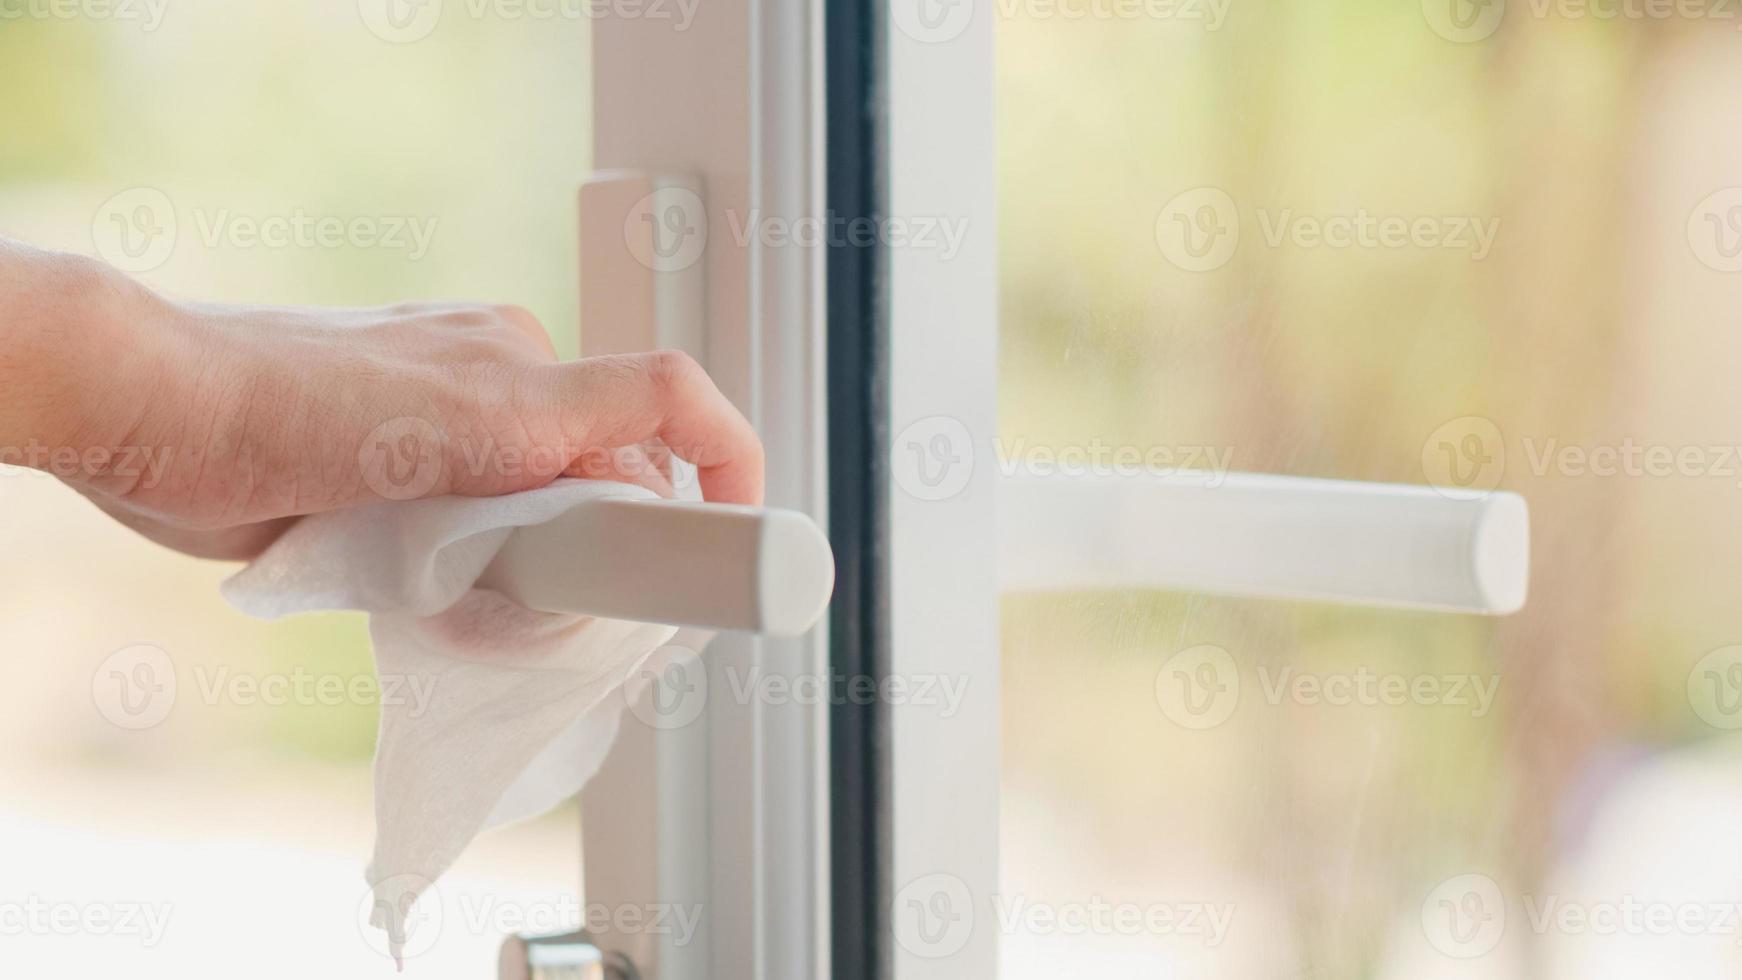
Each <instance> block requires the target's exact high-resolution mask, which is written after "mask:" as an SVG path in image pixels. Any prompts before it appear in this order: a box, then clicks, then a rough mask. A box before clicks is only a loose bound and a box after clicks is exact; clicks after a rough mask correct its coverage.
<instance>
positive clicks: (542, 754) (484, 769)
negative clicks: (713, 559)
mask: <svg viewBox="0 0 1742 980" xmlns="http://www.w3.org/2000/svg"><path fill="white" fill-rule="evenodd" d="M607 496H610V497H635V498H642V499H650V498H652V497H654V494H652V493H651V492H649V491H647V490H644V489H642V488H639V487H634V486H629V485H625V484H618V483H604V482H596V481H585V480H559V481H557V482H556V483H553V484H551V485H550V486H548V487H545V488H543V489H541V490H535V491H531V492H528V493H521V494H514V495H512V496H506V497H490V498H461V497H442V498H435V499H429V500H414V501H406V502H390V503H382V504H374V505H370V506H365V507H360V508H356V509H353V510H348V511H340V512H336V513H331V514H322V515H317V516H314V517H309V518H305V519H304V520H302V521H300V522H298V523H297V524H296V525H295V526H293V527H292V528H291V529H290V531H288V532H287V533H286V534H285V535H284V536H283V537H282V538H280V539H279V540H278V541H277V542H275V543H274V544H273V545H272V547H271V548H269V549H267V551H266V553H265V554H263V555H261V556H260V557H259V558H258V559H256V560H255V561H254V562H253V563H252V564H251V565H249V566H248V567H247V568H245V569H243V570H242V571H241V572H239V573H237V574H236V575H234V576H232V577H231V578H230V579H229V580H227V581H226V582H225V583H224V585H223V593H224V596H225V598H226V599H228V600H229V602H230V603H231V604H232V605H233V606H235V607H236V608H237V609H239V610H241V611H242V612H244V613H247V614H249V615H252V616H257V617H261V618H265V619H276V618H279V617H282V616H287V615H291V614H293V613H300V612H312V611H315V610H329V609H355V610H362V611H364V612H367V613H369V614H370V618H369V632H370V635H371V637H372V638H373V640H374V644H375V667H376V671H377V673H378V674H379V675H380V677H381V678H382V685H383V686H382V690H383V691H385V690H387V685H389V684H397V685H399V686H400V689H403V690H415V691H417V692H419V697H416V698H410V697H406V698H391V699H390V698H386V697H383V698H382V701H383V703H382V705H381V728H380V734H379V738H378V741H377V743H376V747H375V854H374V857H373V858H372V859H371V861H370V863H369V869H368V872H367V877H368V881H369V886H370V888H371V889H372V890H373V893H374V905H373V908H374V910H375V912H374V914H373V916H372V922H373V924H374V925H376V926H377V927H379V928H383V929H385V930H386V931H387V939H388V946H389V949H390V950H391V952H392V954H393V956H394V958H395V959H396V960H399V959H401V958H402V955H403V950H404V945H405V940H406V936H405V924H404V920H405V916H406V914H407V913H408V912H409V911H410V909H411V907H412V904H413V903H414V902H415V901H416V900H417V897H418V895H419V894H421V893H422V892H423V890H424V889H426V888H428V887H429V886H430V885H431V884H433V883H434V881H435V880H436V878H438V877H440V875H441V874H442V873H443V872H445V871H446V870H447V869H448V868H449V867H450V866H452V864H453V863H454V861H455V860H456V859H457V858H458V857H459V855H460V853H461V852H462V851H463V850H464V849H465V847H466V845H467V844H469V843H470V842H471V840H472V838H473V837H475V836H477V834H478V833H479V832H480V831H482V830H485V829H487V828H490V827H495V826H499V825H502V824H505V823H511V822H513V821H516V820H522V819H525V818H527V817H531V816H536V815H537V814H540V813H543V812H544V811H546V810H548V809H550V808H551V807H553V806H555V805H557V804H558V803H561V802H562V801H563V800H565V799H568V798H569V797H570V796H573V795H574V794H575V793H576V792H578V791H579V790H580V788H581V786H582V785H584V784H585V783H586V781H587V780H588V779H590V778H592V776H593V774H594V773H595V772H597V771H598V769H599V765H600V764H601V763H602V762H603V761H604V758H605V754H606V752H607V751H608V750H609V749H610V747H611V743H612V741H613V740H615V738H616V733H617V723H618V716H619V714H620V709H621V708H622V707H623V706H624V705H625V699H624V697H623V695H622V694H621V693H620V691H621V688H622V687H623V686H624V684H625V682H626V681H627V680H628V679H629V678H630V677H631V675H632V674H633V673H635V672H636V670H637V668H639V667H640V665H641V664H642V662H643V661H645V660H646V659H647V658H648V656H650V655H651V654H652V653H654V652H655V651H656V650H658V649H659V648H660V647H661V646H663V645H665V644H667V643H668V642H670V640H671V639H672V637H673V635H674V634H675V633H676V632H677V630H676V628H674V627H669V626H655V625H648V624H645V623H631V622H623V621H618V620H608V619H598V618H586V617H576V616H555V615H550V614H546V613H541V612H533V611H530V610H527V609H525V608H522V607H520V606H517V605H515V604H514V603H512V602H510V601H509V600H508V599H506V598H504V597H503V596H501V595H500V594H498V593H495V592H491V591H488V590H483V589H476V588H473V585H474V583H476V582H477V580H478V577H479V576H480V575H482V574H483V572H484V570H485V568H487V567H488V566H489V564H490V561H491V560H492V559H493V558H494V557H495V555H496V552H497V551H498V550H500V549H501V547H502V545H503V544H504V543H505V542H506V541H507V540H508V536H509V535H510V534H511V533H512V532H513V530H514V529H515V528H517V527H525V526H529V525H535V524H543V523H545V522H547V521H549V520H551V519H553V518H555V517H557V516H558V515H560V514H562V513H563V512H565V511H567V510H569V509H570V508H572V507H574V506H575V505H576V504H578V503H581V502H582V501H585V500H589V499H593V498H596V497H607ZM575 560H576V561H599V560H608V558H607V557H606V556H597V555H576V556H575ZM704 636H705V635H704ZM685 640H686V643H690V644H691V648H692V649H700V645H701V643H702V642H705V639H703V638H700V637H698V638H697V639H696V640H694V641H692V640H691V639H690V637H686V638H685Z"/></svg>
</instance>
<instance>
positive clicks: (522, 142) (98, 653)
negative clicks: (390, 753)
mask: <svg viewBox="0 0 1742 980" xmlns="http://www.w3.org/2000/svg"><path fill="white" fill-rule="evenodd" d="M366 6H367V5H364V7H366ZM152 7H156V8H161V19H160V20H153V19H151V18H152V14H153V10H151V9H149V8H152ZM364 7H360V5H359V4H358V3H357V2H356V0H318V2H310V3H289V4H283V3H247V4H236V3H230V2H224V0H172V2H169V3H167V4H151V5H147V4H143V3H140V4H133V5H131V10H130V11H128V12H127V13H120V12H119V11H121V9H122V7H121V5H114V6H107V7H105V8H104V9H107V10H110V11H114V13H111V14H107V15H101V16H99V15H77V16H74V17H72V18H70V19H62V18H58V17H54V16H16V12H17V11H23V10H29V9H30V8H28V7H26V6H25V5H23V4H14V5H8V6H7V7H6V8H5V9H6V10H7V11H8V12H9V13H8V15H7V16H3V17H0V93H4V94H0V234H5V235H8V236H11V237H14V238H19V239H22V240H24V241H27V242H31V243H34V244H37V245H40V246H43V247H48V248H59V249H65V250H68V251H76V252H83V253H86V254H102V255H103V256H104V257H105V258H108V259H110V260H111V261H116V262H128V261H131V260H132V259H134V258H137V259H138V260H139V261H141V262H143V263H146V264H150V263H151V262H152V261H154V260H155V259H156V258H157V257H158V256H157V255H155V254H154V253H152V252H151V251H150V250H149V248H148V247H147V246H148V244H149V243H150V242H172V243H173V248H171V249H170V250H169V251H168V253H167V254H166V255H165V256H163V259H162V262H161V264H160V265H157V266H156V267H155V268H151V269H149V270H147V271H144V272H142V273H141V276H142V278H144V279H145V280H146V281H147V282H149V283H151V284H152V285H153V286H155V287H157V288H160V289H162V290H165V291H168V292H170V293H172V294H175V295H179V296H185V297H201V298H206V299H212V300H229V301H246V302H261V303H283V304H299V305H302V304H306V305H375V304H383V303H394V302H399V301H403V300H407V299H414V298H417V299H455V300H489V301H512V302H518V303H521V304H524V305H526V306H528V307H530V308H531V309H532V310H533V311H534V312H535V313H537V314H538V315H539V316H540V317H541V318H542V319H543V321H544V323H545V324H546V325H547V326H548V327H549V328H550V329H551V331H552V332H553V333H554V334H555V335H556V336H557V338H558V346H559V347H560V348H561V349H563V350H564V351H565V352H566V353H569V354H572V353H573V352H574V350H575V345H576V338H577V332H576V322H575V321H576V309H577V306H578V300H577V298H576V295H575V241H574V239H575V235H574V222H575V217H574V203H573V202H574V198H575V191H576V188H577V186H578V182H579V180H580V179H581V177H583V176H584V174H585V172H586V166H587V163H588V161H589V159H590V136H591V132H590V125H589V122H588V117H589V114H590V110H589V107H590V105H591V83H592V79H591V74H590V71H589V66H588V57H587V52H588V50H589V30H588V25H587V23H586V21H585V20H584V19H583V20H556V21H546V20H540V21H533V20H529V19H504V18H500V17H494V16H484V17H479V18H474V17H471V16H466V15H464V12H465V9H466V8H464V7H460V6H459V5H456V4H450V5H449V7H450V8H455V9H450V10H449V11H448V13H447V15H446V16H444V17H443V18H442V19H441V21H440V23H439V24H437V25H435V26H434V29H433V31H432V32H431V33H429V34H428V36H427V37H423V38H421V39H417V40H413V41H408V42H401V41H397V40H395V39H394V38H395V37H397V36H396V35H392V34H391V32H388V34H389V36H388V37H383V36H379V35H377V34H376V33H374V32H373V31H372V30H371V29H370V28H369V27H368V26H367V25H366V24H365V22H364V20H363V19H362V17H361V16H360V10H361V9H364ZM37 9H40V10H52V9H54V8H52V7H49V6H45V5H38V7H37ZM71 9H75V10H79V9H85V10H88V11H96V10H97V9H99V6H98V5H94V4H93V5H87V6H86V7H84V8H76V7H75V8H71ZM487 9H488V8H487ZM456 10H458V11H459V12H456ZM140 188H143V189H146V190H145V194H147V195H154V196H143V197H142V196H141V193H140V192H139V191H138V190H136V189H140ZM129 193H130V194H131V196H129ZM164 202H167V203H168V207H169V208H170V209H171V211H170V213H171V214H172V215H173V219H172V220H173V221H174V226H173V232H172V233H171V234H169V235H168V236H167V237H166V236H164V235H163V234H161V232H163V231H167V230H169V229H168V227H167V222H166V221H165V216H164V214H163V213H161V212H162V210H163V208H164ZM141 206H143V207H145V208H147V210H146V211H143V212H141V211H140V207H141ZM299 215H301V216H305V217H306V218H307V219H310V220H312V219H322V218H339V219H343V220H344V221H345V222H347V223H349V222H351V221H353V220H357V219H361V220H363V221H365V222H369V223H373V227H374V228H375V229H377V230H378V231H379V232H380V233H381V234H382V235H383V236H385V238H384V240H383V241H382V242H381V243H379V244H376V243H372V242H368V241H366V240H365V239H362V238H356V239H352V238H350V236H347V240H350V241H351V242H352V243H351V244H341V245H339V247H322V246H321V244H320V243H318V242H317V243H315V244H314V245H309V244H307V243H304V244H301V245H299V244H296V243H294V242H293V243H292V244H290V245H288V246H284V247H269V246H267V245H265V244H261V243H260V242H257V241H255V240H254V239H253V238H251V237H250V234H249V229H250V226H251V223H257V224H260V225H262V226H264V225H266V224H267V223H268V222H272V221H274V220H279V221H294V220H296V219H297V218H298V216H299ZM397 219H405V227H406V230H405V231H403V232H402V233H401V234H399V235H393V234H391V226H392V224H393V222H394V221H396V220H397ZM117 221H120V222H122V223H124V224H125V227H124V228H122V229H121V230H122V231H124V232H126V233H128V234H131V235H133V236H134V237H133V239H132V243H131V246H130V247H132V248H133V252H134V253H135V254H131V255H130V254H129V253H128V252H127V251H126V250H125V248H123V249H122V250H121V251H117V248H118V247H121V246H128V245H129V243H128V241H127V240H126V239H123V238H118V237H116V234H115V232H116V222H117ZM154 222H155V225H154V224H153V223H154ZM413 226H415V227H416V228H419V229H422V230H423V231H424V232H425V234H424V237H423V238H422V240H421V242H420V241H417V240H414V239H413V238H412V236H411V233H410V230H409V229H410V228H411V227H413ZM154 227H156V228H157V229H158V231H159V234H158V235H157V237H156V238H155V239H150V240H148V239H147V238H146V237H145V236H146V235H147V234H148V233H150V232H152V230H153V228H154ZM386 238H391V239H393V240H394V243H390V242H388V241H386V240H385V239H386ZM400 241H403V243H404V244H403V245H399V244H395V243H397V242H400ZM359 242H361V243H362V244H358V243H359ZM113 356H114V357H116V358H124V357H127V356H128V352H127V351H125V350H117V351H114V352H113ZM232 570H233V566H226V565H221V564H216V563H207V562H198V561H194V560H191V559H186V558H182V557H180V556H177V555H174V554H172V553H170V552H168V551H165V550H163V549H160V548H157V547H155V546H153V545H151V544H148V543H146V542H144V541H143V540H140V539H137V538H135V537H134V536H133V535H131V534H129V533H128V532H126V531H124V530H122V529H121V528H119V527H117V526H115V525H113V524H111V523H109V522H107V521H105V520H104V519H102V518H101V517H100V515H99V514H98V513H97V511H96V510H95V509H94V508H92V507H90V506H89V505H87V504H86V503H85V502H84V501H83V500H82V499H80V498H78V497H76V496H74V495H72V494H70V493H68V492H67V491H65V490H63V489H62V488H61V487H60V486H59V485H58V484H56V483H54V482H53V481H51V480H48V479H45V478H40V477H37V476H34V475H31V474H26V473H20V472H18V471H10V472H3V473H0V651H3V654H0V741H3V744H4V745H5V750H4V751H0V902H9V903H23V902H26V901H27V900H29V899H31V898H35V899H37V900H39V901H40V902H43V903H51V904H52V903H77V904H79V905H88V904H89V903H93V902H109V903H116V902H121V901H123V900H124V901H127V902H137V903H142V904H146V905H149V904H152V903H170V904H172V905H173V916H172V918H171V920H170V921H169V924H168V928H167V930H166V931H165V932H164V934H163V937H162V940H161V942H160V943H158V944H156V945H154V946H152V947H151V948H150V949H142V948H141V946H142V943H141V942H140V940H139V939H137V938H129V937H124V936H109V937H96V938H92V937H72V938H68V937H64V936H20V935H17V934H16V927H14V930H13V933H11V934H5V935H0V976H7V977H13V976H18V977H23V976H46V975H49V974H50V973H51V972H62V971H70V972H71V973H72V974H74V975H78V976H100V975H112V976H128V977H136V978H158V977H162V978H175V980H182V978H186V977H196V976H220V975H225V976H227V975H232V974H233V975H236V976H251V977H254V976H258V977H286V978H290V977H295V978H306V977H310V976H329V975H330V976H347V977H362V976H384V975H391V973H392V970H393V967H392V965H391V961H389V960H386V959H384V958H383V957H382V955H381V949H380V945H379V943H378V939H377V937H378V936H379V934H378V933H375V932H373V931H372V930H370V931H364V930H360V929H359V928H358V927H357V926H356V925H354V924H353V920H357V919H360V911H361V909H362V903H363V898H364V894H363V893H364V885H363V874H362V870H363V865H364V862H365V861H366V860H367V858H368V854H369V843H370V838H371V835H372V833H373V812H372V810H371V792H370V784H369V760H370V757H371V755H372V752H373V748H374V739H375V715H376V712H375V708H374V706H373V704H372V703H370V701H369V699H367V698H364V699H358V700H342V701H340V702H339V703H329V702H326V701H323V700H321V699H318V698H307V697H303V698H293V699H292V703H286V704H279V705H274V704H267V703H250V701H251V699H250V698H249V697H247V695H246V689H243V690H244V696H243V697H241V698H236V697H231V696H228V695H223V696H219V697H216V698H212V697H208V696H207V695H205V694H204V693H203V692H204V691H206V690H208V689H211V688H213V687H214V686H215V685H219V684H227V683H228V682H229V681H230V679H231V678H233V677H235V676H237V675H244V676H246V677H250V678H256V679H260V680H262V681H266V680H267V679H270V678H274V677H276V678H284V679H288V680H289V681H290V682H292V683H294V682H295V681H296V678H297V677H298V676H299V672H300V674H301V675H302V676H332V677H338V678H341V679H347V680H348V679H350V678H352V677H357V676H362V677H372V676H373V668H372V665H371V662H370V657H369V646H368V637H367V634H366V632H365V629H364V623H363V620H362V617H360V616H315V617H304V618H297V619H293V620H291V621H288V622H283V623H275V624H263V623H258V622H254V621H251V620H248V619H246V618H244V617H243V616H241V615H240V614H238V613H236V612H233V611H232V610H230V609H229V608H228V607H227V606H225V604H224V603H223V601H222V600H221V599H220V598H219V595H218V592H217V584H218V582H219V581H220V580H221V579H222V578H223V577H224V576H225V575H227V574H228V573H229V572H230V571H232ZM136 644H149V645H151V646H155V647H157V648H159V649H161V650H163V651H164V652H165V653H166V654H167V655H168V657H169V659H170V660H171V661H172V662H173V663H174V664H175V671H176V675H177V680H178V689H177V694H176V698H175V701H174V707H173V710H170V711H169V713H168V716H167V717H166V718H164V719H163V720H162V722H161V723H160V724H157V725H155V726H153V727H150V728H148V729H144V730H139V731H131V730H126V729H124V728H121V727H118V726H117V725H115V724H111V723H110V722H109V721H108V720H106V718H105V716H104V715H103V714H102V713H101V712H100V711H99V707H98V705H101V704H112V703H113V693H112V692H111V691H110V690H109V688H108V687H106V686H104V685H106V684H109V683H112V682H113V681H114V680H115V679H114V678H113V677H106V676H104V672H103V671H100V670H99V667H100V665H102V664H103V663H104V661H105V658H107V657H108V656H109V655H110V654H112V653H114V652H115V651H118V650H122V649H124V648H128V647H132V646H134V645H136ZM226 690H227V688H226ZM105 698H107V699H109V700H107V701H105V700H104V699H105ZM576 820H577V818H576V814H575V812H574V810H573V809H572V808H571V809H567V810H565V811H564V812H559V813H556V814H553V815H551V816H549V817H547V818H545V819H543V820H540V821H536V822H534V823H531V824H528V825H523V826H520V827H516V828H512V829H509V830H506V831H503V832H499V833H496V834H492V835H489V836H487V837H486V838H484V839H482V840H480V841H479V843H478V844H477V845H476V846H475V847H474V848H473V849H472V850H471V851H470V852H468V854H467V856H466V857H465V858H464V860H463V861H462V862H461V864H460V865H459V867H458V868H457V869H456V872H455V873H454V875H453V876H452V877H451V878H449V879H444V882H443V884H442V885H441V891H442V900H443V904H444V908H445V911H446V915H445V921H444V922H443V924H442V926H441V928H440V933H439V937H438V938H437V940H436V945H435V946H434V947H433V948H432V949H431V950H430V951H428V952H427V953H425V954H424V955H422V956H419V957H416V958H414V960H413V961H412V963H411V965H410V968H411V969H413V970H415V971H416V973H417V975H419V976H422V977H430V978H455V980H458V978H465V980H475V978H477V977H482V976H494V975H495V956H496V946H497V944H498V942H499V941H500V939H501V936H502V934H503V932H504V931H514V928H513V924H512V922H511V920H512V918H513V917H514V916H516V915H521V914H524V915H527V916H537V915H540V914H544V913H551V914H559V913H560V912H561V911H562V910H563V909H564V908H565V906H566V905H573V904H574V903H575V901H576V899H577V896H576V890H577V888H578V882H579V847H580V844H579V832H578V824H577V822H576ZM569 911H570V912H571V918H572V913H573V911H574V910H573V909H570V910H569ZM503 925H507V926H509V928H507V929H506V930H504V929H502V928H500V927H501V926H503Z"/></svg>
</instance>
